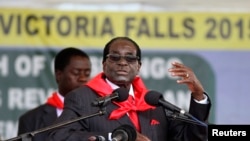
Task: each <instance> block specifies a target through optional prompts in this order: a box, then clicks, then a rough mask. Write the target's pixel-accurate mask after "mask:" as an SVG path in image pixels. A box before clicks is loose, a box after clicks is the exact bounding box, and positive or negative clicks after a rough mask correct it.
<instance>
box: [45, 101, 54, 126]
mask: <svg viewBox="0 0 250 141" xmlns="http://www.w3.org/2000/svg"><path fill="white" fill-rule="evenodd" d="M43 112H44V114H43V117H42V123H43V124H44V125H45V126H49V125H51V124H52V123H53V122H54V121H55V120H56V118H57V114H56V108H54V107H52V106H49V105H46V107H45V108H44V110H43Z"/></svg>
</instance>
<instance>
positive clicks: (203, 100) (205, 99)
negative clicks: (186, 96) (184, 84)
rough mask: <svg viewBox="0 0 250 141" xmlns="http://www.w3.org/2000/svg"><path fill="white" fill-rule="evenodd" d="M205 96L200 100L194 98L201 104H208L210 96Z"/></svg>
mask: <svg viewBox="0 0 250 141" xmlns="http://www.w3.org/2000/svg"><path fill="white" fill-rule="evenodd" d="M203 96H204V97H205V98H204V99H202V100H200V101H198V100H196V99H194V101H195V102H197V103H199V104H208V98H207V95H205V94H203Z"/></svg>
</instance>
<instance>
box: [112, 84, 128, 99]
mask: <svg viewBox="0 0 250 141" xmlns="http://www.w3.org/2000/svg"><path fill="white" fill-rule="evenodd" d="M113 94H117V95H118V97H117V98H116V99H115V101H116V102H123V101H125V100H127V99H128V96H129V94H128V90H127V89H126V88H123V87H120V88H118V89H115V90H114V91H113Z"/></svg>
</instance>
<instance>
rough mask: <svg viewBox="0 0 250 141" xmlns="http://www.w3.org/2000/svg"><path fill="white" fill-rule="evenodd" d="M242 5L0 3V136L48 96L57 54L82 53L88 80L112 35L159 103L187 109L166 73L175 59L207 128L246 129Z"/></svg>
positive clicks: (193, 0)
mask: <svg viewBox="0 0 250 141" xmlns="http://www.w3.org/2000/svg"><path fill="white" fill-rule="evenodd" d="M249 7H250V1H249V0H238V1H235V0H210V1H205V0H174V1H170V0H154V1H151V0H105V1H104V0H91V1H88V0H43V1H41V0H0V137H1V138H2V139H8V138H11V137H15V136H16V135H17V128H18V125H17V120H18V118H19V116H20V115H21V114H23V113H24V112H26V111H28V110H29V109H32V108H34V107H36V106H38V105H40V104H42V103H44V102H46V99H47V97H48V96H50V95H51V94H52V92H53V91H55V90H56V83H55V81H54V75H53V59H54V56H55V54H56V53H57V52H58V51H59V50H61V49H62V48H65V47H69V46H74V47H77V48H81V49H83V50H84V51H86V52H87V53H89V55H90V56H91V62H92V70H93V71H92V74H91V75H92V76H94V75H95V74H97V73H98V72H100V71H102V67H101V61H102V49H103V47H104V45H105V43H106V42H108V41H109V40H110V39H111V38H113V37H116V36H128V37H131V38H132V39H134V40H135V41H136V42H137V43H138V44H139V45H140V47H141V49H142V53H143V56H142V62H143V64H142V69H141V73H140V75H141V76H142V78H143V79H144V80H145V83H146V85H147V87H148V88H149V89H154V90H157V91H159V92H161V93H162V94H163V95H164V98H166V100H167V101H169V102H172V103H173V104H176V105H177V106H179V107H181V108H184V109H186V110H188V107H189V100H190V92H189V91H188V89H187V87H186V86H185V85H179V84H177V83H176V80H177V78H173V77H171V76H170V75H169V74H168V72H167V69H168V68H170V67H171V62H172V61H179V62H182V63H184V64H185V65H187V66H189V67H190V68H192V69H193V70H194V72H195V73H196V75H197V77H198V78H199V80H200V81H201V82H202V84H203V86H204V88H205V90H206V92H207V93H208V95H209V96H210V98H211V102H212V110H211V113H210V117H209V122H210V123H213V124H249V123H250V112H248V110H246V108H247V107H249V106H250V103H249V100H250V95H249V91H250V86H249V82H248V81H249V80H250V75H249V72H250V63H249V60H250V8H249Z"/></svg>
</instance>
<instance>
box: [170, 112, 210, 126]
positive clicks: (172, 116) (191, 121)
mask: <svg viewBox="0 0 250 141" xmlns="http://www.w3.org/2000/svg"><path fill="white" fill-rule="evenodd" d="M167 116H168V117H170V118H171V119H173V120H176V119H177V120H180V121H184V122H188V123H193V124H196V125H201V126H204V127H207V126H208V125H207V124H206V123H204V122H202V121H200V120H198V119H197V118H195V117H194V116H192V115H191V114H188V118H187V117H185V116H181V115H180V114H179V113H176V112H173V113H171V114H170V113H169V114H167ZM189 118H191V119H189Z"/></svg>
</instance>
